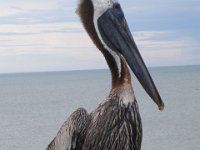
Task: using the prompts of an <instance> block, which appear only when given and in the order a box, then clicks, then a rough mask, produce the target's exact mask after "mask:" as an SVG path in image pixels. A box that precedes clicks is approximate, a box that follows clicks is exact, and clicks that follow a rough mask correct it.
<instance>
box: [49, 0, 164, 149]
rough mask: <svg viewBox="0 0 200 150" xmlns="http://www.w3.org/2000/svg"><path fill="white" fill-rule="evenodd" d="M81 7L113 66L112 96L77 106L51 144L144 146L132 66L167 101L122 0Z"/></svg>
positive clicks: (84, 2)
mask: <svg viewBox="0 0 200 150" xmlns="http://www.w3.org/2000/svg"><path fill="white" fill-rule="evenodd" d="M77 13H78V15H79V16H80V19H81V21H82V23H83V26H84V28H85V29H86V31H87V33H88V34H89V36H90V38H91V39H92V41H93V42H94V44H95V45H96V46H97V48H98V49H99V50H100V51H101V52H102V54H103V55H104V57H105V59H106V61H107V64H108V66H109V68H110V70H111V75H112V88H111V91H110V94H109V96H108V97H107V98H106V99H105V100H104V101H103V102H102V103H100V104H99V106H98V107H97V108H96V109H94V111H92V112H91V113H88V112H87V111H86V110H85V109H84V108H79V109H77V110H76V111H75V112H73V113H72V114H71V115H70V117H69V118H68V119H67V121H66V122H65V123H64V124H63V125H62V127H61V128H60V130H59V132H58V134H57V136H56V137H55V138H54V139H53V141H52V142H51V143H50V144H49V145H48V147H47V150H140V148H141V141H142V123H141V118H140V114H139V110H138V105H137V101H136V99H135V95H134V92H133V88H132V85H131V76H130V73H129V69H128V66H127V64H128V65H129V67H130V68H131V70H132V71H133V73H134V74H135V75H136V77H137V79H138V80H139V82H140V83H141V85H142V86H143V88H144V89H145V91H146V92H147V93H148V94H149V96H150V97H151V98H152V99H153V101H154V102H155V103H156V104H157V105H158V107H159V109H160V110H162V109H163V108H164V103H163V102H162V100H161V97H160V95H159V93H158V91H157V89H156V87H155V84H154V82H153V80H152V78H151V76H150V74H149V72H148V70H147V68H146V66H145V64H144V61H143V59H142V57H141V55H140V53H139V51H138V48H137V46H136V44H135V42H134V40H133V37H132V35H131V32H130V31H129V28H128V25H127V23H126V20H125V18H124V14H123V11H122V9H121V6H120V4H119V2H118V1H117V0H80V2H79V5H78V9H77Z"/></svg>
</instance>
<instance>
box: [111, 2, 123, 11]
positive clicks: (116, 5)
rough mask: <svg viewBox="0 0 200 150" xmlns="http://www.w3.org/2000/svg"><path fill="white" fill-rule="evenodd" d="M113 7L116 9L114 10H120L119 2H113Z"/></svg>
mask: <svg viewBox="0 0 200 150" xmlns="http://www.w3.org/2000/svg"><path fill="white" fill-rule="evenodd" d="M113 8H114V9H116V10H121V6H120V4H119V3H115V4H114V5H113Z"/></svg>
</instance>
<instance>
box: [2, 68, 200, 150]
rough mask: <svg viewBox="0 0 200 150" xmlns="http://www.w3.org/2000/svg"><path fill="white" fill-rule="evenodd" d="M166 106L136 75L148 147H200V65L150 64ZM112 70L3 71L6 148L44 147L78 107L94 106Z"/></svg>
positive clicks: (144, 147)
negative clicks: (152, 96) (159, 103)
mask: <svg viewBox="0 0 200 150" xmlns="http://www.w3.org/2000/svg"><path fill="white" fill-rule="evenodd" d="M150 72H151V75H152V77H153V79H154V81H155V84H156V86H157V88H158V90H159V92H160V94H161V97H162V99H163V101H164V102H165V105H166V107H165V110H164V111H162V112H160V111H159V110H158V109H157V106H156V105H155V104H154V103H153V101H152V100H151V99H150V98H149V97H148V95H147V94H146V93H145V91H144V90H143V89H142V87H141V86H140V84H139V83H138V81H137V80H136V79H135V78H134V77H133V88H134V91H135V95H136V98H137V101H138V103H139V108H140V114H141V117H142V121H143V143H142V150H200V119H199V118H200V66H189V67H161V68H150ZM110 83H111V81H110V73H109V71H108V70H95V71H71V72H48V73H24V74H1V75H0V150H44V149H45V148H46V146H47V145H48V143H49V142H50V141H51V140H52V139H53V137H54V136H55V135H56V133H57V132H58V130H59V128H60V126H61V125H62V123H63V122H64V121H65V119H66V118H67V117H68V116H69V115H70V113H72V112H73V111H74V110H75V109H77V108H78V107H85V108H87V110H88V111H91V110H93V109H94V108H96V107H97V105H98V104H99V103H100V102H101V101H102V100H103V99H105V97H106V96H107V95H108V93H109V89H110Z"/></svg>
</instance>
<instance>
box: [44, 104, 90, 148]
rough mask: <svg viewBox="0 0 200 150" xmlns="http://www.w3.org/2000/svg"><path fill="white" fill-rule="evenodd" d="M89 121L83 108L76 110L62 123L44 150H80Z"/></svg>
mask: <svg viewBox="0 0 200 150" xmlns="http://www.w3.org/2000/svg"><path fill="white" fill-rule="evenodd" d="M90 121H91V117H90V115H89V114H88V113H87V111H86V110H85V109H84V108H78V109H77V110H76V111H74V112H73V113H72V114H71V115H70V116H69V118H68V119H67V120H66V121H65V122H64V124H63V125H62V127H61V128H60V130H59V131H58V134H57V136H56V137H55V138H54V139H53V140H52V141H51V143H50V144H49V145H48V147H47V149H46V150H76V149H80V148H81V147H82V145H83V142H84V137H85V133H86V131H87V128H88V126H89V123H90Z"/></svg>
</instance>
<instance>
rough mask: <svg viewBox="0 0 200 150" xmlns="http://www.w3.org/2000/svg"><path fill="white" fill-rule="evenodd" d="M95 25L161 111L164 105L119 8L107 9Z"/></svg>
mask: <svg viewBox="0 0 200 150" xmlns="http://www.w3.org/2000/svg"><path fill="white" fill-rule="evenodd" d="M97 24H98V29H99V32H100V34H101V36H102V39H103V41H104V42H105V43H106V44H107V45H108V47H109V48H110V49H112V50H114V51H115V52H117V53H120V54H122V55H123V56H124V58H125V59H126V61H127V63H128V65H129V66H130V68H131V69H132V71H133V73H134V74H135V76H136V77H137V79H138V80H139V82H140V83H141V85H142V86H143V88H144V89H145V91H146V92H147V93H148V95H149V96H150V97H151V98H152V99H153V101H154V102H155V103H156V104H157V105H158V107H159V109H160V110H163V109H164V103H163V101H162V99H161V97H160V95H159V93H158V90H157V88H156V86H155V84H154V82H153V80H152V78H151V76H150V74H149V71H148V70H147V67H146V65H145V63H144V61H143V59H142V57H141V55H140V53H139V51H138V48H137V46H136V44H135V42H134V40H133V37H132V34H131V32H130V30H129V28H128V25H127V23H126V20H125V17H124V14H123V11H122V10H121V8H120V6H119V5H117V6H116V7H115V6H113V8H110V9H108V10H107V11H106V12H105V13H104V14H103V15H102V16H101V17H99V19H98V21H97Z"/></svg>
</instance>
